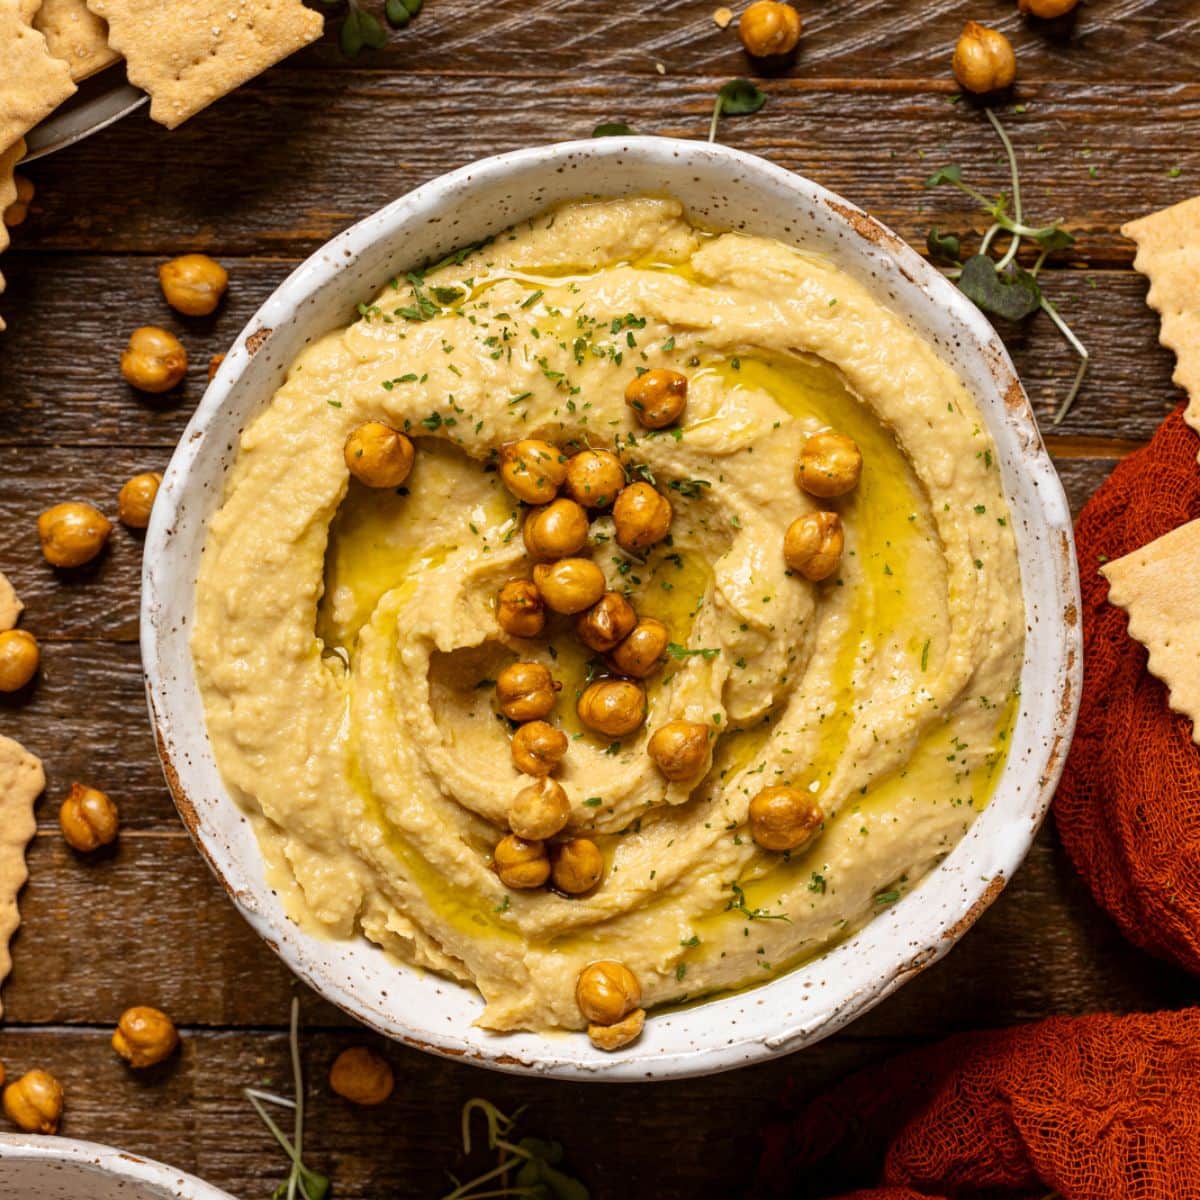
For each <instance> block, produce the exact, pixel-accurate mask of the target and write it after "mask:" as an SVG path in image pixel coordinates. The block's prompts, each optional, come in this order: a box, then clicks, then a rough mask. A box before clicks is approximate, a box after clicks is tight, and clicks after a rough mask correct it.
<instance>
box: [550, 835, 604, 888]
mask: <svg viewBox="0 0 1200 1200" xmlns="http://www.w3.org/2000/svg"><path fill="white" fill-rule="evenodd" d="M550 864H551V866H550V881H551V883H553V884H554V886H555V887H556V888H558V890H559V891H560V892H566V893H567V895H568V896H581V895H583V893H584V892H590V891H591V890H592V888H594V887H595V886H596V884H598V883H599V882H600V876H601V875H603V874H604V855H603V854H601V853H600V847H599V846H597V845H596V843H595V842H593V841H592V840H591V839H590V838H572V839H571V840H570V841H569V842H563V843H562V845H561V846H555V847H554V850H553V851H552V853H551V857H550Z"/></svg>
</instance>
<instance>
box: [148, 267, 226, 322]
mask: <svg viewBox="0 0 1200 1200" xmlns="http://www.w3.org/2000/svg"><path fill="white" fill-rule="evenodd" d="M158 282H159V286H160V287H161V288H162V293H163V296H165V297H166V301H167V303H168V304H169V305H170V306H171V307H172V308H173V309H175V311H176V312H181V313H183V314H184V315H185V316H189V317H207V316H208V314H209V313H210V312H212V311H213V309H215V308H216V307H217V305H218V304H220V303H221V297H222V296H223V295H225V289H226V288H227V287H228V286H229V272H228V271H226V270H225V268H224V267H223V266H221V264H220V263H219V262H216V261H215V260H214V259H211V258H209V257H208V255H207V254H184V255H182V256H181V257H180V258H173V259H171V261H170V262H165V263H163V264H162V266H161V267H159V268H158Z"/></svg>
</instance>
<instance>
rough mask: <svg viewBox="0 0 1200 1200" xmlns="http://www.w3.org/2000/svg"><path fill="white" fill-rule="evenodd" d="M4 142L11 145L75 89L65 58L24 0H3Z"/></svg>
mask: <svg viewBox="0 0 1200 1200" xmlns="http://www.w3.org/2000/svg"><path fill="white" fill-rule="evenodd" d="M0 47H3V51H2V54H3V68H2V69H0V146H11V145H12V144H13V142H15V141H16V140H17V138H19V137H23V136H24V135H25V134H26V133H27V132H28V131H29V130H30V129H32V128H33V127H34V126H35V125H36V124H37V123H38V122H39V121H40V120H42V119H43V118H44V117H47V116H49V115H50V113H52V112H53V111H54V110H55V109H56V108H57V107H58V106H59V105H60V104H61V103H62V102H63V101H64V100H65V99H66V98H67V97H68V96H70V95H72V94H73V93H74V91H75V84H74V83H72V82H71V71H70V68H69V67H68V66H67V64H66V63H65V62H63V61H62V60H61V59H58V58H55V57H54V56H53V55H51V53H50V52H49V50H47V49H46V39H45V38H44V37H42V35H41V34H40V33H38V31H37V30H36V29H33V28H31V26H30V25H29V23H28V21H26V20H25V16H24V11H23V9H22V7H21V3H20V0H0Z"/></svg>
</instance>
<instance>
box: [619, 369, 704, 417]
mask: <svg viewBox="0 0 1200 1200" xmlns="http://www.w3.org/2000/svg"><path fill="white" fill-rule="evenodd" d="M687 391H688V381H687V376H686V375H681V374H680V373H679V372H678V371H669V370H668V369H667V368H666V367H655V368H654V370H653V371H643V372H642V374H641V375H638V376H636V377H635V378H633V379H631V380H630V381H629V385H628V387H626V389H625V403H626V404H628V405H629V407H630V408H632V409H633V412H634V416H636V417H637V419H638V424H639V425H642V426H644V427H645V428H646V429H666V427H667V426H668V425H674V424H675V422H676V421H678V420H679V418H680V417H682V416H683V410H684V409H685V408H686V407H687Z"/></svg>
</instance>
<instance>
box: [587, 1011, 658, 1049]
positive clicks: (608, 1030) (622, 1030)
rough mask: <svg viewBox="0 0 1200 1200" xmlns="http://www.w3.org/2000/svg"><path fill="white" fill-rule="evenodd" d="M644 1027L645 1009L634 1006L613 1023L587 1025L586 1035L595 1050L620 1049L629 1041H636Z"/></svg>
mask: <svg viewBox="0 0 1200 1200" xmlns="http://www.w3.org/2000/svg"><path fill="white" fill-rule="evenodd" d="M645 1027H646V1010H645V1009H644V1008H635V1009H634V1010H633V1012H631V1013H630V1014H629V1016H627V1017H626V1018H625V1019H624V1020H621V1021H618V1022H617V1023H616V1024H615V1025H597V1024H596V1023H595V1022H593V1023H592V1024H590V1025H589V1026H588V1030H587V1033H588V1037H589V1038H590V1039H591V1043H592V1045H593V1046H595V1047H596V1049H597V1050H620V1049H621V1047H622V1046H628V1045H629V1044H630V1042H636V1041H637V1040H638V1038H639V1037H641V1036H642V1030H643V1029H644V1028H645Z"/></svg>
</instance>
